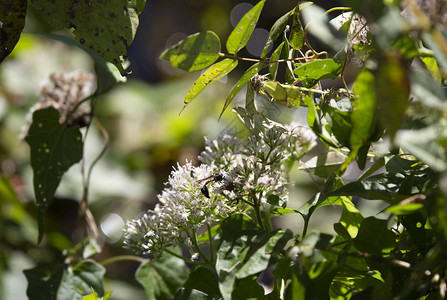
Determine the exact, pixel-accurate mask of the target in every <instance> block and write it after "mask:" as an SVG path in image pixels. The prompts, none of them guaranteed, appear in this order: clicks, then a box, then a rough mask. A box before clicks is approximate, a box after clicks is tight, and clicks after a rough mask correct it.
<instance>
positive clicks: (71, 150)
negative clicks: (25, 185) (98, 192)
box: [25, 108, 83, 241]
mask: <svg viewBox="0 0 447 300" xmlns="http://www.w3.org/2000/svg"><path fill="white" fill-rule="evenodd" d="M25 140H26V142H27V143H28V144H29V146H30V149H31V167H32V168H33V172H34V193H35V197H36V204H37V219H38V225H39V241H41V240H42V237H43V233H44V228H43V225H44V218H45V213H46V210H47V208H48V206H49V205H50V203H51V201H52V200H53V196H54V193H55V192H56V189H57V187H58V186H59V183H60V181H61V178H62V175H63V174H64V173H65V172H66V171H67V170H68V169H69V168H70V167H71V166H72V165H74V164H75V163H77V162H79V161H80V160H81V158H82V146H83V142H82V135H81V132H80V131H79V128H76V127H72V128H68V127H67V126H66V125H64V124H60V123H59V112H58V111H57V110H56V109H54V108H46V109H41V110H37V111H35V112H34V114H33V123H32V124H31V127H30V129H29V131H28V135H27V137H26V138H25Z"/></svg>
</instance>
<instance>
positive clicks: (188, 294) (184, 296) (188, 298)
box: [174, 288, 222, 300]
mask: <svg viewBox="0 0 447 300" xmlns="http://www.w3.org/2000/svg"><path fill="white" fill-rule="evenodd" d="M219 299H222V297H211V296H209V295H207V294H205V293H204V292H201V291H198V290H194V289H185V288H180V289H179V290H178V291H177V293H176V294H175V298H174V300H219Z"/></svg>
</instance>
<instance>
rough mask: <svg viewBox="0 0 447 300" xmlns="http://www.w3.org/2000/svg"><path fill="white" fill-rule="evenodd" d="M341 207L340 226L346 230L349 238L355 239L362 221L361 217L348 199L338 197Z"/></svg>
mask: <svg viewBox="0 0 447 300" xmlns="http://www.w3.org/2000/svg"><path fill="white" fill-rule="evenodd" d="M339 199H340V201H341V205H342V207H343V210H342V213H341V217H340V224H341V225H342V226H343V227H344V228H345V229H346V231H347V232H348V233H349V236H350V237H351V238H355V237H356V236H357V233H358V231H359V228H360V225H361V223H362V221H363V216H362V215H361V214H360V212H359V211H358V209H357V208H356V207H355V205H354V203H352V201H351V199H349V198H348V197H340V198H339Z"/></svg>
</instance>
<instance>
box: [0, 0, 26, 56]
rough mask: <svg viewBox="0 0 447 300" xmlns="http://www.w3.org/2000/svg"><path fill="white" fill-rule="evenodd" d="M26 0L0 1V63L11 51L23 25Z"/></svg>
mask: <svg viewBox="0 0 447 300" xmlns="http://www.w3.org/2000/svg"><path fill="white" fill-rule="evenodd" d="M26 3H27V1H26V0H4V1H1V2H0V63H1V62H2V61H3V60H4V59H5V58H6V57H7V56H8V55H9V54H10V53H11V51H12V49H14V47H15V45H16V44H17V42H18V41H19V38H20V33H22V30H23V27H24V26H25V16H26Z"/></svg>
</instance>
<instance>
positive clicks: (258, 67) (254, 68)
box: [219, 62, 265, 118]
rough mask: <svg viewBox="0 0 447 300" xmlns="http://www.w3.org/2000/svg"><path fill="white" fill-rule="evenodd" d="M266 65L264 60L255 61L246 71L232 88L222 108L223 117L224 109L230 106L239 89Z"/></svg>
mask: <svg viewBox="0 0 447 300" xmlns="http://www.w3.org/2000/svg"><path fill="white" fill-rule="evenodd" d="M264 67H265V64H264V63H262V62H258V63H255V64H254V65H252V66H251V67H250V68H248V70H247V71H245V73H244V75H242V77H241V78H240V79H239V80H238V81H237V82H236V84H235V85H234V86H233V88H232V89H231V92H230V94H229V95H228V97H227V100H226V101H225V104H224V107H223V109H222V112H221V113H220V116H219V118H220V117H222V115H223V113H224V111H225V110H226V109H227V108H228V106H229V105H230V103H231V101H233V99H234V97H235V96H236V95H237V93H239V91H240V90H241V89H242V88H243V87H244V86H245V85H246V84H247V82H249V81H250V79H251V78H252V77H253V76H255V75H256V74H257V73H258V72H259V71H260V70H262V69H263V68H264Z"/></svg>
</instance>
